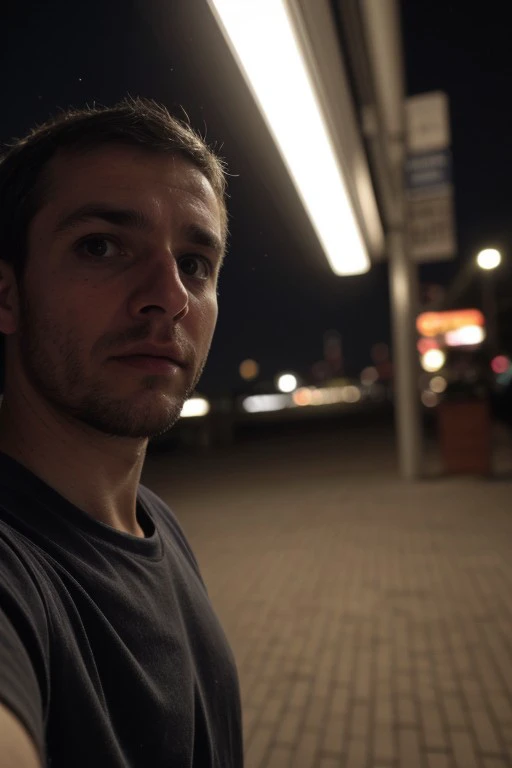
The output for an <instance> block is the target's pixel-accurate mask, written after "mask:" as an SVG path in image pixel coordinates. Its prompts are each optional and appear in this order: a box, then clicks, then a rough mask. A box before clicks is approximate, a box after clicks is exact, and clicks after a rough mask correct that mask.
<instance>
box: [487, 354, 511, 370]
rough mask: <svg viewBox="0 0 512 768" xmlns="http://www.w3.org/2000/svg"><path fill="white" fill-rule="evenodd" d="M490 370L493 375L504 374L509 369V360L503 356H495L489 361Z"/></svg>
mask: <svg viewBox="0 0 512 768" xmlns="http://www.w3.org/2000/svg"><path fill="white" fill-rule="evenodd" d="M491 368H492V370H493V372H494V373H497V374H499V373H506V372H507V371H508V369H509V368H510V360H509V358H508V357H505V355H497V357H493V359H492V360H491Z"/></svg>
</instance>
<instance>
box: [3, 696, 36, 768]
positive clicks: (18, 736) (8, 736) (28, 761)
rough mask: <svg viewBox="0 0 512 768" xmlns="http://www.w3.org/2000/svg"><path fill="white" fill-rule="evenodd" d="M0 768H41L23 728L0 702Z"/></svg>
mask: <svg viewBox="0 0 512 768" xmlns="http://www.w3.org/2000/svg"><path fill="white" fill-rule="evenodd" d="M0 745H1V747H2V748H1V750H0V768H41V763H40V761H39V758H38V756H37V751H36V748H35V746H34V744H33V742H32V739H31V738H30V736H29V735H28V733H27V731H26V729H25V727H24V726H23V725H22V724H21V723H20V721H19V720H18V718H17V717H16V715H14V714H13V713H12V712H11V711H10V710H9V709H7V707H4V705H3V704H2V703H1V702H0Z"/></svg>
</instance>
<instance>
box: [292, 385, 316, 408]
mask: <svg viewBox="0 0 512 768" xmlns="http://www.w3.org/2000/svg"><path fill="white" fill-rule="evenodd" d="M292 399H293V402H294V403H295V405H311V404H312V402H313V393H312V391H311V390H310V389H308V387H301V388H300V389H297V391H296V392H294V393H293V395H292Z"/></svg>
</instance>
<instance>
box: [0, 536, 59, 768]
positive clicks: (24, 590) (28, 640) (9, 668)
mask: <svg viewBox="0 0 512 768" xmlns="http://www.w3.org/2000/svg"><path fill="white" fill-rule="evenodd" d="M47 659H48V631H47V621H46V613H45V610H44V605H43V601H42V598H41V596H40V593H39V591H38V589H37V587H36V585H35V583H34V580H33V577H32V575H31V573H30V570H29V569H28V567H27V564H26V562H24V558H23V552H22V551H21V550H20V549H18V547H17V546H16V544H15V543H14V542H13V541H10V539H9V536H6V535H5V532H4V531H3V530H2V528H1V527H0V701H1V702H2V704H4V706H6V707H7V708H8V709H9V710H11V712H12V713H13V714H14V715H15V716H16V717H17V718H18V719H19V720H20V722H21V723H22V724H23V725H24V726H25V728H26V730H27V731H28V733H29V734H30V736H31V737H32V740H33V741H34V744H35V745H36V747H37V749H38V751H39V756H40V759H41V762H42V764H43V765H45V763H46V760H45V735H44V734H45V727H44V722H45V708H46V700H47V696H48V686H47V679H48V678H47Z"/></svg>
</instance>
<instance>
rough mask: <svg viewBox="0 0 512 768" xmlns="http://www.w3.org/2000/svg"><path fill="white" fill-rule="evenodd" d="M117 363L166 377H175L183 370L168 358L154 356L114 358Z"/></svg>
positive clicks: (178, 364)
mask: <svg viewBox="0 0 512 768" xmlns="http://www.w3.org/2000/svg"><path fill="white" fill-rule="evenodd" d="M113 359H114V360H117V362H119V363H124V364H125V365H127V366H129V367H131V368H138V369H139V370H143V371H146V372H147V373H156V374H162V375H167V376H175V375H176V373H177V372H178V371H179V370H180V369H181V368H183V366H182V365H180V363H177V362H176V361H175V360H171V358H170V357H156V356H154V355H128V356H126V357H114V358H113Z"/></svg>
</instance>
